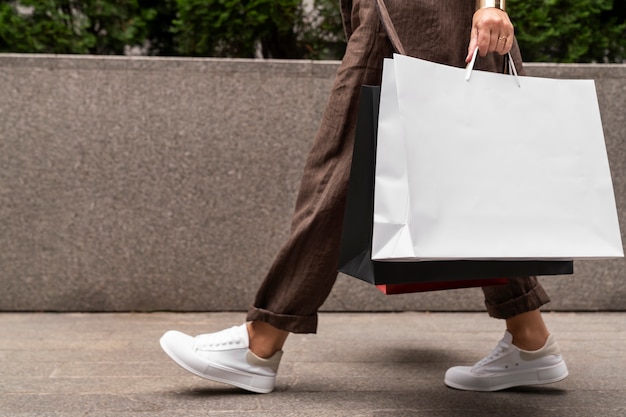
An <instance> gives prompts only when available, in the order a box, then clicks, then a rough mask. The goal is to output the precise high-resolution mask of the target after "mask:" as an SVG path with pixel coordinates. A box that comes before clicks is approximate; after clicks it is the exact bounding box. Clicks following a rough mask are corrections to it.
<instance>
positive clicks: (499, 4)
mask: <svg viewBox="0 0 626 417" xmlns="http://www.w3.org/2000/svg"><path fill="white" fill-rule="evenodd" d="M486 7H496V8H498V9H500V10H502V11H504V12H505V11H506V0H476V10H478V9H484V8H486Z"/></svg>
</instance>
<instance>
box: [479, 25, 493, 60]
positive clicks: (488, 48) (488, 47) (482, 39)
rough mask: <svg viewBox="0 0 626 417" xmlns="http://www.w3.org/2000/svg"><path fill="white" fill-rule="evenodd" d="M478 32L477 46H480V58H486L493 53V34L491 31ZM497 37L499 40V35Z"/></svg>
mask: <svg viewBox="0 0 626 417" xmlns="http://www.w3.org/2000/svg"><path fill="white" fill-rule="evenodd" d="M477 32H478V40H477V45H478V53H479V54H480V56H483V57H484V56H486V55H487V54H488V53H489V52H493V45H494V43H493V39H492V38H493V35H492V32H491V31H490V30H488V29H487V30H477ZM495 37H496V38H497V37H498V35H497V34H496V35H495Z"/></svg>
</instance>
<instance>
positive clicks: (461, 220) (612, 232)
mask: <svg viewBox="0 0 626 417" xmlns="http://www.w3.org/2000/svg"><path fill="white" fill-rule="evenodd" d="M468 74H470V75H471V77H469V79H468V80H466V78H468V77H466V75H468ZM378 129H379V130H378V145H379V146H378V147H377V156H376V158H377V159H376V161H377V162H376V178H375V204H374V212H375V215H374V231H373V243H372V258H373V259H374V260H379V261H382V260H387V261H394V260H395V261H400V260H413V261H419V260H460V259H463V260H530V259H532V260H565V259H592V258H611V257H621V256H623V249H622V243H621V237H620V231H619V225H618V218H617V210H616V207H615V199H614V195H613V187H612V182H611V175H610V171H609V164H608V158H607V154H606V148H605V143H604V136H603V132H602V123H601V119H600V112H599V108H598V103H597V98H596V92H595V86H594V82H593V80H556V79H546V78H534V77H519V78H518V77H517V76H510V75H506V74H498V73H490V72H482V71H473V72H471V68H470V72H468V71H466V70H464V69H461V68H455V67H450V66H446V65H441V64H436V63H433V62H428V61H424V60H421V59H417V58H411V57H407V56H403V55H398V54H396V55H394V57H393V59H386V60H385V62H384V69H383V81H382V91H381V104H380V115H379V126H378Z"/></svg>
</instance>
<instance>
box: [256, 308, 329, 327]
mask: <svg viewBox="0 0 626 417" xmlns="http://www.w3.org/2000/svg"><path fill="white" fill-rule="evenodd" d="M246 318H247V320H248V321H262V322H264V323H267V324H269V325H272V326H274V327H276V328H277V329H280V330H284V331H286V332H290V333H316V332H317V314H314V315H311V316H293V315H289V314H276V313H272V312H271V311H268V310H264V309H262V308H257V307H254V306H252V307H250V309H249V310H248V315H247V317H246Z"/></svg>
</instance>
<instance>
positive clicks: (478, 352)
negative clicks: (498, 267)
mask: <svg viewBox="0 0 626 417" xmlns="http://www.w3.org/2000/svg"><path fill="white" fill-rule="evenodd" d="M544 317H545V319H546V322H547V323H548V326H549V327H550V329H551V331H552V332H553V333H554V334H555V335H556V336H557V338H558V340H559V343H560V345H561V349H562V351H563V353H564V354H565V356H566V360H567V362H568V366H569V369H570V376H569V378H567V379H566V380H565V381H562V382H560V383H557V384H552V385H546V386H540V387H524V388H516V389H509V390H505V391H501V392H496V393H473V392H463V391H458V390H453V389H450V388H447V387H445V386H444V384H443V374H444V372H445V370H446V369H447V368H448V367H449V366H452V365H456V364H471V363H473V362H475V361H476V360H478V359H480V358H481V357H482V356H484V355H485V354H487V353H489V351H490V350H491V348H492V347H493V346H494V345H495V343H496V342H497V341H498V340H499V339H500V337H501V335H502V332H503V327H502V326H503V323H502V322H501V321H498V320H494V319H490V318H488V317H487V316H486V315H485V314H480V313H423V312H422V313H418V312H408V313H322V314H321V315H320V328H319V332H318V334H317V335H292V336H291V337H290V338H289V339H288V341H287V344H286V346H285V356H284V357H283V363H282V364H281V368H280V371H279V377H278V380H277V386H276V390H275V391H274V392H273V393H271V394H266V395H262V394H251V393H247V392H245V391H242V390H239V389H235V388H230V387H228V386H226V385H222V384H218V383H213V382H210V381H206V380H203V379H201V378H198V377H195V376H192V375H191V374H188V373H187V372H185V371H183V370H182V369H180V368H179V367H178V366H177V365H175V364H174V363H173V362H171V361H170V360H169V359H168V358H167V357H166V356H165V354H164V353H162V352H161V350H160V348H159V345H158V339H159V337H160V336H161V334H162V333H163V332H165V331H166V330H169V329H178V330H181V331H185V332H188V333H192V334H197V333H203V332H211V331H216V330H220V329H222V328H224V327H226V326H230V325H236V324H239V323H240V322H241V321H242V320H243V318H244V315H243V314H242V313H107V314H97V313H64V314H59V313H3V314H0V416H2V417H13V416H15V417H18V416H19V417H35V416H37V417H39V416H46V417H56V416H58V417H79V416H80V417H86V416H88V417H104V416H116V417H148V416H168V417H169V416H172V417H179V416H180V417H182V416H185V417H194V416H261V417H265V416H359V417H360V416H371V417H374V416H375V417H388V416H445V417H447V416H470V417H473V416H477V417H478V416H512V417H515V416H528V417H530V416H533V417H537V416H557V417H559V416H563V417H578V416H581V417H582V416H585V417H588V416H594V417H595V416H611V417H613V416H615V417H617V416H620V417H623V416H626V373H625V372H624V371H625V370H626V348H625V346H626V313H606V312H602V313H562V312H560V313H545V314H544Z"/></svg>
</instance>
